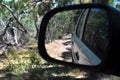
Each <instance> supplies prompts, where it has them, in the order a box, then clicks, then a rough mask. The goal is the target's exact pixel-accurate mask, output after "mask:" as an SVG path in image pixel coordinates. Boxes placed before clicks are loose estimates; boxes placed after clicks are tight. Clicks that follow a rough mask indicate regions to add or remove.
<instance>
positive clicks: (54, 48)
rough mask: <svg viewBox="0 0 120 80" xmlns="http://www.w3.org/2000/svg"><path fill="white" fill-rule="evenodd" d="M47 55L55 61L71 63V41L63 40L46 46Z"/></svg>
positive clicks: (68, 39)
mask: <svg viewBox="0 0 120 80" xmlns="http://www.w3.org/2000/svg"><path fill="white" fill-rule="evenodd" d="M46 49H47V52H48V54H49V55H50V56H51V57H52V58H55V59H58V60H64V61H67V62H71V61H72V57H71V39H70V38H65V39H60V40H55V41H53V42H51V43H48V44H46Z"/></svg>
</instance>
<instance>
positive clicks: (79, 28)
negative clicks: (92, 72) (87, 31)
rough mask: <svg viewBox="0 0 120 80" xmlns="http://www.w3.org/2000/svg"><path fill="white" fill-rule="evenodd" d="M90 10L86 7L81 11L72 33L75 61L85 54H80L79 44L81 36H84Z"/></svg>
mask: <svg viewBox="0 0 120 80" xmlns="http://www.w3.org/2000/svg"><path fill="white" fill-rule="evenodd" d="M88 11H89V9H84V10H82V11H81V13H80V15H79V18H78V21H77V24H76V26H75V30H74V32H73V35H72V58H73V62H75V63H78V62H79V60H80V58H81V57H82V56H84V55H81V54H79V53H80V50H79V46H78V44H79V43H80V41H81V38H82V34H83V28H84V25H85V21H86V18H87V15H88ZM80 56H81V57H80Z"/></svg>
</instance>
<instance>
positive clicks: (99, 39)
mask: <svg viewBox="0 0 120 80" xmlns="http://www.w3.org/2000/svg"><path fill="white" fill-rule="evenodd" d="M108 43H109V20H108V15H107V11H105V10H103V9H98V8H87V9H79V10H78V9H77V10H69V11H63V12H59V13H56V14H55V15H54V16H53V17H52V18H51V19H50V21H49V23H48V25H47V30H46V40H45V47H46V50H47V53H48V55H49V56H50V57H52V58H54V59H57V60H62V61H66V62H71V63H75V64H81V65H89V66H96V65H99V64H100V63H101V62H102V61H103V59H104V57H105V55H106V54H107V53H106V52H107V51H106V50H107V48H108Z"/></svg>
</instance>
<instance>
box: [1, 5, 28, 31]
mask: <svg viewBox="0 0 120 80" xmlns="http://www.w3.org/2000/svg"><path fill="white" fill-rule="evenodd" d="M1 5H2V6H3V7H5V8H6V9H7V10H8V11H9V12H10V13H11V14H12V16H13V17H14V19H15V20H16V22H17V23H18V24H19V25H20V26H21V28H22V29H23V30H24V32H26V33H27V32H28V31H27V30H26V29H25V27H24V26H23V24H22V23H21V22H20V21H19V20H18V18H17V17H16V16H15V15H14V13H13V11H12V9H10V8H9V6H7V5H5V4H3V3H1Z"/></svg>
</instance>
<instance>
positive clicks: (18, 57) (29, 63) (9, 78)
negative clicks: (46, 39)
mask: <svg viewBox="0 0 120 80" xmlns="http://www.w3.org/2000/svg"><path fill="white" fill-rule="evenodd" d="M58 42H59V43H58ZM68 42H70V41H69V40H65V41H62V40H60V41H59V40H57V41H55V42H53V43H52V44H50V45H49V49H50V46H52V47H53V46H54V47H55V46H57V47H60V46H62V47H61V48H60V49H62V48H63V49H62V50H64V49H65V50H64V51H66V48H70V44H69V43H68ZM63 43H64V44H66V45H64V44H63ZM63 46H64V47H63ZM57 47H56V48H57ZM8 50H9V53H5V54H4V55H1V56H0V80H98V77H100V76H101V75H97V73H95V72H91V71H86V70H81V69H77V68H71V67H65V66H63V65H58V64H54V63H51V62H47V61H45V60H43V59H42V58H41V57H40V55H39V54H38V49H37V44H36V41H34V40H31V41H30V42H28V43H27V44H26V45H24V46H22V47H20V48H15V47H12V48H9V49H8ZM62 50H58V51H60V53H62V52H61V51H62ZM52 51H53V50H52ZM64 51H63V52H64ZM51 55H52V56H53V54H51ZM61 56H62V54H59V56H58V55H54V56H53V57H59V58H57V59H60V60H63V58H64V57H61ZM67 56H69V58H67V60H66V59H64V60H66V61H71V56H70V55H67ZM105 78H106V76H105ZM107 78H108V76H107ZM99 80H102V79H99ZM109 80H113V79H109Z"/></svg>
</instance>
